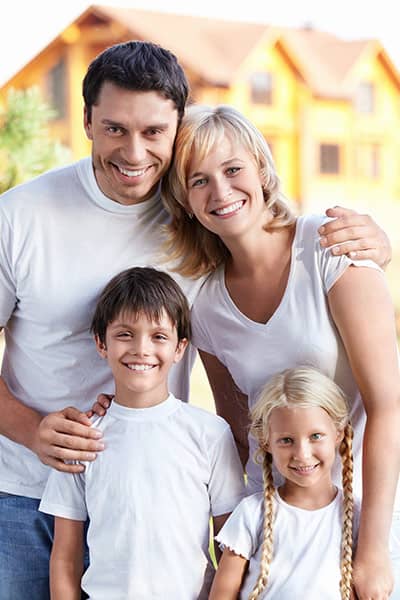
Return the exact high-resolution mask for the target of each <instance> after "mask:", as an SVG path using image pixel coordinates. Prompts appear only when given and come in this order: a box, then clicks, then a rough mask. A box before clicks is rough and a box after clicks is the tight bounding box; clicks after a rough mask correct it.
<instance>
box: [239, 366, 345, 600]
mask: <svg viewBox="0 0 400 600" xmlns="http://www.w3.org/2000/svg"><path fill="white" fill-rule="evenodd" d="M282 407H296V408H312V407H318V408H322V409H323V410H325V411H326V412H327V413H328V415H329V416H330V418H331V419H332V421H333V423H334V425H335V427H336V429H337V430H338V431H343V432H344V435H343V440H342V442H341V444H340V447H339V453H340V456H341V459H342V482H343V483H342V485H343V498H344V505H343V523H342V550H341V565H340V566H341V581H340V592H341V597H342V600H349V598H350V594H351V582H352V548H353V527H352V524H353V456H352V439H353V429H352V427H351V424H350V420H349V410H348V406H347V402H346V398H345V395H344V393H343V392H342V390H341V389H340V388H339V387H338V386H337V385H336V384H335V383H334V381H332V380H331V379H329V377H326V376H325V375H323V374H322V373H320V372H319V371H317V370H316V369H312V368H310V367H298V368H294V369H287V370H286V371H283V372H282V373H278V374H276V375H274V376H273V377H272V378H271V379H270V380H269V381H268V383H267V384H266V385H265V387H264V388H263V389H262V390H261V393H260V395H259V397H258V400H257V402H256V404H255V405H254V407H253V409H252V410H251V426H250V433H251V434H252V435H253V437H254V438H255V439H256V441H257V442H258V447H259V450H258V452H257V456H258V460H259V461H260V459H261V460H262V467H263V479H264V526H263V534H264V539H263V546H262V553H261V564H260V574H259V577H258V579H257V582H256V584H255V586H254V589H253V591H252V593H251V595H250V597H249V600H256V598H258V597H259V595H260V594H261V592H262V591H263V590H264V589H265V587H266V586H267V583H268V576H269V568H270V564H271V560H272V550H273V521H274V512H273V496H274V494H275V488H274V485H273V479H272V456H271V455H270V454H269V452H268V450H267V447H268V437H269V420H270V416H271V413H272V411H273V410H274V409H275V408H282Z"/></svg>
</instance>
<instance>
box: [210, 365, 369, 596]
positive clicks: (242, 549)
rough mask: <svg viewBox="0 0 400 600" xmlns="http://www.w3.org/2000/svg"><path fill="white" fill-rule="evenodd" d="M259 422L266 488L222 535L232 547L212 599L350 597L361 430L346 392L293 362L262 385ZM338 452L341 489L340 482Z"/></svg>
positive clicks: (256, 412)
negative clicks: (356, 440) (355, 442)
mask: <svg viewBox="0 0 400 600" xmlns="http://www.w3.org/2000/svg"><path fill="white" fill-rule="evenodd" d="M251 421H252V425H251V433H252V434H253V435H254V437H255V439H256V441H257V444H258V446H259V450H258V457H259V458H260V459H262V460H261V461H260V462H262V467H263V475H264V491H263V493H258V494H254V495H253V496H249V497H248V498H246V499H244V500H242V502H241V503H240V504H239V506H238V507H237V508H236V509H235V511H234V512H233V514H232V515H231V517H230V518H229V519H228V521H227V522H226V524H225V525H224V527H223V528H222V530H221V531H220V533H219V534H218V536H217V538H216V539H217V540H218V542H220V544H221V545H222V546H223V548H224V551H223V555H222V558H221V561H220V565H219V568H218V571H217V574H216V576H215V579H214V583H213V586H212V590H211V595H210V600H229V599H232V600H233V599H236V598H238V597H240V598H241V599H243V600H244V599H246V600H247V599H250V600H256V599H257V598H268V599H272V598H276V599H278V598H279V600H293V598H309V599H310V600H317V599H318V600H319V599H320V598H324V600H336V599H340V598H341V599H342V600H348V599H349V598H350V597H351V580H352V546H353V535H352V529H353V527H352V523H353V493H352V479H353V459H352V436H353V430H352V427H351V425H350V422H349V413H348V408H347V404H346V400H345V397H344V394H343V392H342V391H341V390H340V388H339V387H338V386H337V385H336V384H335V383H334V382H333V381H332V380H331V379H329V378H328V377H326V376H325V375H322V374H321V373H320V372H318V371H316V370H314V369H310V368H296V369H288V370H286V371H283V372H282V373H279V374H277V375H275V376H274V377H272V378H271V379H270V380H269V382H268V384H267V385H266V386H265V387H264V389H263V390H262V392H261V395H260V398H259V400H258V402H257V404H256V405H255V406H254V408H253V410H252V411H251ZM337 449H339V453H340V456H341V459H342V487H343V491H341V490H338V489H337V488H336V487H335V486H334V484H333V483H332V476H331V468H332V465H333V463H334V461H335V456H336V450H337ZM272 465H274V467H275V468H276V470H277V471H278V473H279V474H280V475H281V476H282V478H283V483H282V485H281V486H280V487H279V489H275V488H274V483H273V477H272ZM355 520H357V519H355ZM355 529H356V527H355ZM239 591H240V596H239Z"/></svg>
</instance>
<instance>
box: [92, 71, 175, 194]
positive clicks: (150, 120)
mask: <svg viewBox="0 0 400 600" xmlns="http://www.w3.org/2000/svg"><path fill="white" fill-rule="evenodd" d="M84 126H85V131H86V135H87V136H88V138H89V139H90V140H92V160H93V167H94V172H95V176H96V180H97V183H98V185H99V187H100V189H101V190H102V192H103V193H104V194H105V195H106V196H108V197H109V198H111V199H112V200H115V202H119V203H120V204H125V205H131V204H138V203H140V202H143V201H144V200H147V199H148V198H149V197H150V196H151V195H152V194H154V192H155V191H156V189H157V186H158V184H159V182H160V179H161V177H162V176H163V175H164V173H165V172H166V170H167V169H168V166H169V164H170V162H171V157H172V149H173V145H174V140H175V135H176V130H177V126H178V111H177V109H176V108H175V105H174V103H173V101H172V100H170V99H168V98H165V97H164V96H163V95H162V94H161V93H160V92H155V91H149V92H139V91H133V90H127V89H124V88H122V87H119V86H117V85H115V84H113V83H111V82H110V81H106V82H105V83H104V84H103V86H102V88H101V90H100V94H99V97H98V100H97V103H96V104H95V105H93V106H92V112H91V119H90V121H89V120H88V118H87V113H86V111H85V118H84Z"/></svg>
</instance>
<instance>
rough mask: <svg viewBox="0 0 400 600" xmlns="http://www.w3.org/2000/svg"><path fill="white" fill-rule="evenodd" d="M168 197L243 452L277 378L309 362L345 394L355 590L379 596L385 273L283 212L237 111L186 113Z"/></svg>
mask: <svg viewBox="0 0 400 600" xmlns="http://www.w3.org/2000/svg"><path fill="white" fill-rule="evenodd" d="M164 199H165V202H166V203H167V206H168V208H169V210H170V212H171V215H172V219H171V222H170V225H169V230H170V238H169V257H170V258H171V254H172V258H175V259H176V260H177V265H178V267H177V268H178V270H179V271H180V272H181V273H182V274H184V275H186V276H189V277H190V276H191V277H199V276H202V275H205V274H209V277H208V278H207V280H206V281H205V283H204V284H203V285H202V287H201V290H200V292H199V294H198V295H197V297H196V299H195V302H194V306H193V309H192V327H193V342H194V345H195V346H196V347H197V348H198V349H199V351H200V356H201V358H202V360H203V363H204V365H205V368H206V371H207V375H208V378H209V380H210V384H211V387H212V389H213V393H214V397H215V403H216V408H217V412H218V414H220V415H221V416H223V417H224V418H225V419H226V420H227V421H228V422H229V424H230V425H231V428H232V430H233V432H234V435H235V438H236V440H237V442H238V446H239V449H241V450H242V457H243V460H244V461H245V460H246V456H247V455H248V442H247V431H248V428H247V419H248V405H249V406H250V407H252V406H253V404H254V401H255V398H256V397H257V396H258V394H259V391H260V389H261V387H262V386H263V384H264V383H265V382H266V381H268V379H269V377H271V376H272V375H273V374H274V373H277V372H280V371H283V370H284V369H287V368H293V367H295V366H298V365H302V364H308V365H310V366H313V367H315V368H317V369H318V370H319V371H322V372H323V373H324V374H325V375H327V376H328V377H330V378H331V379H333V380H334V381H335V383H336V384H338V385H339V386H340V387H341V389H343V390H344V392H345V394H346V396H347V397H348V399H349V405H350V412H351V420H352V424H353V428H354V444H353V453H354V487H355V490H356V493H357V495H358V496H359V497H361V496H362V499H363V501H362V510H361V515H360V528H359V536H358V544H357V552H356V555H355V559H354V574H353V579H354V587H355V589H356V592H357V596H358V600H385V599H386V598H387V597H388V595H389V594H390V592H391V591H392V589H393V582H394V578H393V574H397V577H399V575H400V541H399V544H398V550H397V551H395V552H393V553H392V554H391V555H390V554H389V532H390V530H391V527H392V529H397V531H398V535H399V536H400V488H398V492H397V497H396V500H395V495H396V486H397V483H398V474H399V465H400V436H399V431H400V372H399V363H398V356H397V349H396V330H395V322H394V311H393V305H392V302H391V299H390V295H389V293H388V290H387V286H386V284H385V280H384V277H383V274H382V272H381V271H380V269H379V268H378V267H377V266H376V264H375V263H372V262H370V261H365V260H364V261H359V260H354V258H349V257H347V256H346V255H343V256H339V255H338V253H337V252H335V251H334V250H335V249H333V251H330V250H329V249H327V248H321V246H320V243H319V239H318V238H319V234H320V233H321V230H322V231H323V228H324V226H325V223H326V219H325V218H324V217H319V216H317V215H306V216H301V217H297V218H296V217H295V216H294V215H293V214H292V212H291V211H290V210H289V208H288V206H287V204H286V203H285V198H284V196H283V194H282V192H281V189H280V182H279V178H278V176H277V174H276V171H275V166H274V163H273V160H272V157H271V153H270V151H269V148H268V146H267V144H266V142H265V139H264V137H263V136H262V135H261V133H260V132H259V131H258V130H257V129H256V128H255V127H254V126H253V125H252V124H251V123H250V122H249V121H248V119H246V118H245V117H244V116H243V115H242V114H241V113H239V112H238V111H236V110H235V109H233V108H232V107H229V106H217V107H201V106H197V107H196V106H195V107H192V108H190V109H189V110H188V111H187V114H186V115H185V117H184V119H183V120H182V123H181V125H180V128H179V131H178V135H177V138H176V144H175V158H174V163H173V166H172V168H171V170H170V172H169V176H168V180H167V181H165V182H164ZM251 443H252V442H251V440H250V455H252V452H251ZM377 448H385V460H382V455H381V453H380V452H377V451H376V449H377ZM246 470H247V476H248V481H249V485H250V489H251V490H252V491H257V490H260V489H261V488H262V476H261V469H260V468H256V465H254V463H253V462H252V461H249V462H248V463H247V465H246ZM339 471H340V470H339ZM333 480H334V482H335V483H336V484H338V483H339V482H340V472H338V470H337V469H335V470H334V476H333ZM393 506H395V511H396V515H397V516H396V517H395V521H394V522H393V524H392V519H393ZM396 562H397V567H396ZM393 567H394V569H393ZM399 585H400V581H398V582H397V587H396V594H395V595H393V596H392V598H396V600H398V599H399V598H400V587H399ZM391 600H392V599H391Z"/></svg>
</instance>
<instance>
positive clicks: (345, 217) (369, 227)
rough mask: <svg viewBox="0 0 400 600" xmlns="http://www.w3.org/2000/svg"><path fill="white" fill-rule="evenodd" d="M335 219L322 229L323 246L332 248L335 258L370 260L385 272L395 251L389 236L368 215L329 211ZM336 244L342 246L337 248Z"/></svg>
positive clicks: (320, 229) (338, 209)
mask: <svg viewBox="0 0 400 600" xmlns="http://www.w3.org/2000/svg"><path fill="white" fill-rule="evenodd" d="M326 215H327V216H328V217H334V219H335V220H334V221H329V222H328V223H325V224H324V225H322V227H320V228H319V230H318V232H319V234H320V235H321V236H322V237H321V246H322V247H324V248H329V247H331V246H334V248H332V252H333V254H335V255H337V256H340V255H342V254H347V255H348V256H349V257H350V258H354V259H356V258H358V259H364V258H369V259H371V260H373V261H375V262H376V263H377V264H378V265H379V266H380V267H382V268H385V267H386V266H387V265H388V264H389V262H390V261H391V258H392V248H391V245H390V241H389V238H388V236H387V235H386V233H385V232H384V231H383V229H381V228H380V227H379V226H378V225H377V224H376V223H375V221H374V220H373V219H372V218H371V217H370V216H369V215H360V214H359V213H357V212H355V211H354V210H350V209H348V208H343V207H341V206H335V207H334V208H328V210H327V211H326ZM335 244H340V245H339V246H336V245H335Z"/></svg>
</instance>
